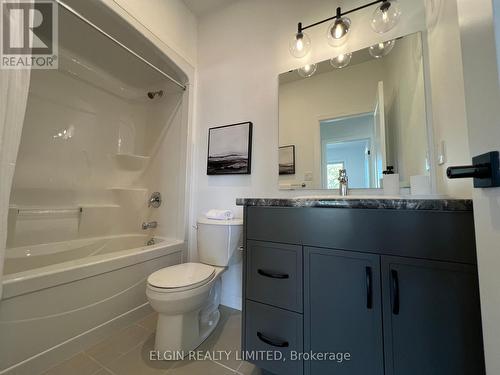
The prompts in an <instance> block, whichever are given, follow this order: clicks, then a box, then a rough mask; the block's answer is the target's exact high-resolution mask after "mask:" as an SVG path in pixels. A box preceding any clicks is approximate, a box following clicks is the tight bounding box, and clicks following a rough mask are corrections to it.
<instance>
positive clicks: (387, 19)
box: [370, 0, 402, 34]
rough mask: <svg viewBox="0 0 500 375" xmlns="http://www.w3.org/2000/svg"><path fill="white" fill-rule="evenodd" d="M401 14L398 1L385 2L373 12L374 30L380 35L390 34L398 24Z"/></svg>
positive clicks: (372, 24)
mask: <svg viewBox="0 0 500 375" xmlns="http://www.w3.org/2000/svg"><path fill="white" fill-rule="evenodd" d="M401 14H402V12H401V8H400V6H399V3H398V1H397V0H385V1H384V2H382V4H380V5H379V6H378V7H377V9H375V11H374V12H373V16H372V21H371V23H370V24H371V26H372V29H373V30H374V31H375V32H377V33H379V34H383V33H386V32H388V31H389V30H391V29H393V28H394V27H395V26H396V25H397V24H398V22H399V19H400V18H401Z"/></svg>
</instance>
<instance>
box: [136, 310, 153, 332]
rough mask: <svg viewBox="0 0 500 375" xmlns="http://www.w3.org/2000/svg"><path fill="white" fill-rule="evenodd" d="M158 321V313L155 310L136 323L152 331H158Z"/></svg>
mask: <svg viewBox="0 0 500 375" xmlns="http://www.w3.org/2000/svg"><path fill="white" fill-rule="evenodd" d="M157 322H158V313H157V312H153V313H151V314H149V315H148V316H146V317H145V318H143V319H141V320H139V321H138V322H137V323H136V324H137V325H139V326H141V327H144V328H146V329H147V330H148V331H150V332H155V331H156V323H157Z"/></svg>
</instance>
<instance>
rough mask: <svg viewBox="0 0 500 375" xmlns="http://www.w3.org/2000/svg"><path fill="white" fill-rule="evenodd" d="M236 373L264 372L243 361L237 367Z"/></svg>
mask: <svg viewBox="0 0 500 375" xmlns="http://www.w3.org/2000/svg"><path fill="white" fill-rule="evenodd" d="M238 373H239V374H241V375H263V374H264V373H263V372H262V371H261V370H260V369H259V368H258V367H257V366H255V365H253V364H251V363H249V362H247V361H243V362H241V365H240V367H239V368H238Z"/></svg>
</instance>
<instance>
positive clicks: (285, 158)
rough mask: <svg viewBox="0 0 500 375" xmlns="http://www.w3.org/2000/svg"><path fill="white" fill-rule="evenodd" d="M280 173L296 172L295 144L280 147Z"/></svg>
mask: <svg viewBox="0 0 500 375" xmlns="http://www.w3.org/2000/svg"><path fill="white" fill-rule="evenodd" d="M278 152H279V174H280V175H292V174H295V145H288V146H282V147H280V148H279V151H278Z"/></svg>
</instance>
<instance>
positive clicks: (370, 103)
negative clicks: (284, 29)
mask: <svg viewBox="0 0 500 375" xmlns="http://www.w3.org/2000/svg"><path fill="white" fill-rule="evenodd" d="M285 146H286V147H290V146H293V148H294V158H293V164H294V165H289V164H290V163H291V161H290V160H284V159H283V158H282V157H281V156H280V170H283V169H284V168H286V169H287V170H293V171H294V172H295V173H294V174H289V173H287V174H283V173H280V176H279V186H280V188H281V189H303V188H305V189H337V188H338V175H339V170H340V169H346V170H347V176H348V178H349V188H351V189H352V188H359V189H370V188H381V179H382V177H383V172H384V171H385V170H387V169H388V168H389V169H391V167H392V168H393V170H394V172H395V173H399V177H400V184H401V187H408V186H409V181H410V176H415V175H428V174H429V163H428V136H427V120H426V108H425V87H424V62H423V57H422V39H421V35H420V33H416V34H411V35H407V36H405V37H402V38H398V39H396V40H392V41H387V42H385V43H380V44H378V45H376V46H372V47H370V48H366V49H363V50H359V51H356V52H353V53H352V54H351V55H349V54H346V55H341V56H338V57H337V58H335V59H332V60H326V61H322V62H320V63H318V64H314V65H310V66H306V67H304V68H302V69H298V70H293V71H289V72H286V73H283V74H281V75H280V76H279V147H280V150H283V147H285ZM280 155H281V154H280ZM281 163H286V164H287V165H281Z"/></svg>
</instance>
